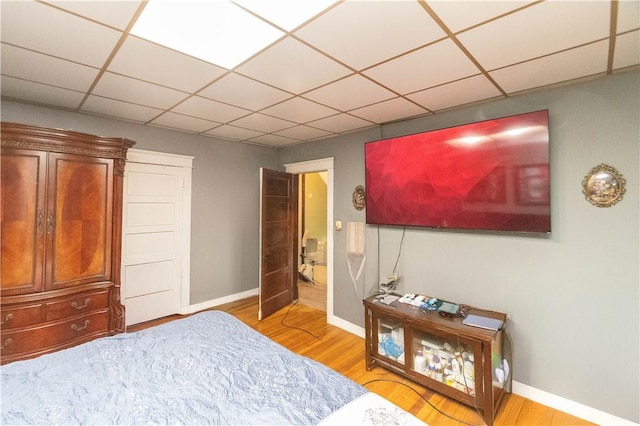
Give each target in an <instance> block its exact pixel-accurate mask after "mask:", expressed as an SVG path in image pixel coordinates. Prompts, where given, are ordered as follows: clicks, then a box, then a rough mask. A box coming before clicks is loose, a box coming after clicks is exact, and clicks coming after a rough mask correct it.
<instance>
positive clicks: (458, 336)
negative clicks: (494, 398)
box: [456, 334, 493, 417]
mask: <svg viewBox="0 0 640 426" xmlns="http://www.w3.org/2000/svg"><path fill="white" fill-rule="evenodd" d="M456 339H457V340H458V351H459V352H464V347H462V345H461V344H460V335H459V334H456ZM473 361H474V362H475V359H474V360H473ZM460 368H461V369H462V379H463V380H464V388H465V393H466V394H467V395H469V396H470V397H472V398H473V408H475V409H476V413H478V415H479V416H480V417H482V414H480V409H479V408H478V405H477V404H476V395H475V394H474V395H471V394H470V393H469V384H468V383H467V375H466V374H464V360H463V361H462V365H461V366H460ZM492 368H493V367H492ZM491 392H493V390H491Z"/></svg>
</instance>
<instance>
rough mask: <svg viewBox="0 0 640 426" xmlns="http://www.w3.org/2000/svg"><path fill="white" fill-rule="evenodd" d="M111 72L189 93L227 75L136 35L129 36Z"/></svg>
mask: <svg viewBox="0 0 640 426" xmlns="http://www.w3.org/2000/svg"><path fill="white" fill-rule="evenodd" d="M108 69H109V71H112V72H116V73H119V74H124V75H126V76H129V77H136V78H138V79H141V80H146V81H149V82H151V83H156V84H160V85H163V86H167V87H171V88H174V89H177V90H183V91H188V92H194V91H196V90H198V89H201V88H202V87H204V86H205V85H206V84H208V83H210V82H212V81H213V80H214V79H216V78H218V77H220V76H221V75H222V74H224V73H225V72H226V70H224V69H223V68H220V67H217V66H215V65H212V64H210V63H208V62H204V61H202V60H200V59H196V58H194V57H191V56H188V55H185V54H182V53H179V52H176V51H175V50H171V49H168V48H166V47H163V46H160V45H157V44H153V43H151V42H149V41H146V40H143V39H141V38H138V37H135V36H129V37H127V39H126V40H125V41H124V43H123V44H122V46H121V47H120V49H119V50H118V53H117V54H116V55H115V57H114V58H113V61H111V64H109V68H108ZM185 76H188V78H185Z"/></svg>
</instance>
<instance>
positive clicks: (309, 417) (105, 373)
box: [1, 311, 424, 425]
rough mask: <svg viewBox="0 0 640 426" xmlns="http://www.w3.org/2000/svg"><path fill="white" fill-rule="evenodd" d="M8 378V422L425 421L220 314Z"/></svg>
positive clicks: (7, 368) (7, 371) (100, 345)
mask: <svg viewBox="0 0 640 426" xmlns="http://www.w3.org/2000/svg"><path fill="white" fill-rule="evenodd" d="M1 380H2V382H1V386H2V389H1V390H2V394H1V395H2V404H1V410H2V417H1V423H2V424H3V425H13V424H39V425H40V424H99V425H120V424H122V425H125V424H126V425H140V424H197V425H208V424H220V425H240V424H241V425H255V424H260V425H285V424H286V425H289V424H295V425H297V424H300V425H315V424H320V425H331V424H336V425H337V424H347V423H350V424H352V425H353V424H380V425H382V424H398V425H402V424H407V425H411V424H422V425H424V423H422V422H420V421H419V420H418V419H417V418H416V417H414V416H412V415H410V414H409V413H407V412H406V411H403V410H401V409H400V408H398V407H397V406H395V405H393V404H391V403H390V402H388V401H387V400H385V399H384V398H381V397H380V396H378V395H376V394H374V393H372V392H369V391H367V389H366V388H364V387H362V386H360V385H359V384H357V383H355V382H354V381H352V380H350V379H348V378H346V377H344V376H342V375H341V374H339V373H338V372H336V371H334V370H332V369H330V368H328V367H326V366H324V365H323V364H320V363H318V362H316V361H314V360H312V359H309V358H306V357H303V356H301V355H298V354H295V353H294V352H291V351H290V350H288V349H286V348H285V347H283V346H281V345H279V344H278V343H276V342H274V341H272V340H271V339H269V338H267V337H266V336H264V335H262V334H260V333H258V332H257V331H255V330H253V329H252V328H250V327H249V326H247V325H245V324H244V323H242V322H241V321H240V320H238V319H236V318H235V317H233V316H232V315H230V314H227V313H225V312H221V311H206V312H201V313H198V314H195V315H192V316H189V317H187V318H183V319H179V320H175V321H172V322H168V323H164V324H161V325H158V326H156V327H152V328H148V329H145V330H141V331H138V332H135V333H125V334H118V335H115V336H110V337H104V338H100V339H96V340H93V341H91V342H87V343H84V344H82V345H79V346H75V347H72V348H69V349H65V350H61V351H58V352H55V353H51V354H47V355H42V356H40V357H38V358H34V359H30V360H24V361H15V362H13V363H9V364H6V365H3V366H2V369H1ZM345 422H347V423H345Z"/></svg>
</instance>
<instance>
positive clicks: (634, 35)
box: [613, 30, 640, 69]
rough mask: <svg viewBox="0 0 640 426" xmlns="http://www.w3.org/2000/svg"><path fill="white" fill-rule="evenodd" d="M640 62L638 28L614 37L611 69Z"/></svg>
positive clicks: (639, 31)
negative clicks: (614, 44)
mask: <svg viewBox="0 0 640 426" xmlns="http://www.w3.org/2000/svg"><path fill="white" fill-rule="evenodd" d="M638 64H640V30H637V31H633V32H630V33H626V34H624V35H620V36H618V37H616V49H615V53H614V55H613V69H619V68H625V67H630V66H632V65H638Z"/></svg>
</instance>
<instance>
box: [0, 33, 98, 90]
mask: <svg viewBox="0 0 640 426" xmlns="http://www.w3.org/2000/svg"><path fill="white" fill-rule="evenodd" d="M1 64H2V74H4V75H7V76H20V78H22V79H26V80H31V81H34V82H37V83H43V84H48V85H51V86H58V87H60V88H63V89H72V90H79V91H83V92H86V91H87V90H89V88H90V87H91V84H92V83H93V81H94V80H95V79H96V77H97V75H98V71H99V70H98V69H97V68H92V67H88V66H86V65H80V64H77V63H75V62H70V61H66V60H64V59H58V58H54V57H52V56H47V55H43V54H41V53H35V52H33V51H30V50H25V49H21V48H19V47H14V46H11V45H8V44H7V45H3V46H2V61H1Z"/></svg>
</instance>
